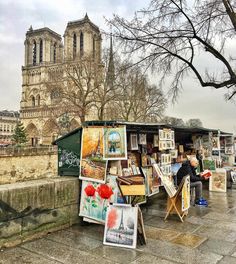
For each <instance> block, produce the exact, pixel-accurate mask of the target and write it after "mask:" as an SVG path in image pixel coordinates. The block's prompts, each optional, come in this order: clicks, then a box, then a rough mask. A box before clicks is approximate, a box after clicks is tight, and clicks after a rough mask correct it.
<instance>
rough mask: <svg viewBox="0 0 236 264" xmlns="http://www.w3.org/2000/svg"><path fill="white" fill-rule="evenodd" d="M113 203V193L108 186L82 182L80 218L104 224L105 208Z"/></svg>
mask: <svg viewBox="0 0 236 264" xmlns="http://www.w3.org/2000/svg"><path fill="white" fill-rule="evenodd" d="M112 201H114V192H113V189H112V186H111V185H109V184H102V183H98V182H91V181H82V187H81V199H80V212H79V215H80V216H84V217H87V218H90V219H93V220H95V221H98V222H101V223H104V222H105V219H106V213H107V207H108V206H109V204H110V202H112Z"/></svg>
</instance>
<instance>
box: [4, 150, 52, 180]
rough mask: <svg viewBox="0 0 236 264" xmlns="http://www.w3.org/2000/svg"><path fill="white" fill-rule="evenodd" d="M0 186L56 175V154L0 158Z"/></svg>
mask: <svg viewBox="0 0 236 264" xmlns="http://www.w3.org/2000/svg"><path fill="white" fill-rule="evenodd" d="M0 164H1V166H0V185H1V184H7V183H15V182H22V181H28V180H34V179H43V178H53V177H55V176H56V175H57V153H41V154H31V155H30V154H28V155H19V156H18V155H16V156H0Z"/></svg>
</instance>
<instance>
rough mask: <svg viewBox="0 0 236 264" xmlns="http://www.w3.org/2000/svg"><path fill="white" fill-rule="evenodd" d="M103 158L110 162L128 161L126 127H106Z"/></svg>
mask: <svg viewBox="0 0 236 264" xmlns="http://www.w3.org/2000/svg"><path fill="white" fill-rule="evenodd" d="M103 158H104V159H109V160H124V159H127V146H126V127H125V126H119V127H104V152H103Z"/></svg>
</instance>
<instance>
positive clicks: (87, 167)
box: [79, 127, 107, 182]
mask: <svg viewBox="0 0 236 264" xmlns="http://www.w3.org/2000/svg"><path fill="white" fill-rule="evenodd" d="M106 169H107V161H105V160H103V127H87V128H86V127H85V128H83V134H82V146H81V167H80V177H79V178H80V179H82V180H92V181H98V182H105V179H106Z"/></svg>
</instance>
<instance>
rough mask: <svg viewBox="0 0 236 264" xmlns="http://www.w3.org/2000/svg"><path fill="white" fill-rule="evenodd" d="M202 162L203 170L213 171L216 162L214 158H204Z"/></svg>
mask: <svg viewBox="0 0 236 264" xmlns="http://www.w3.org/2000/svg"><path fill="white" fill-rule="evenodd" d="M202 164H203V170H210V171H215V170H216V162H215V160H214V159H212V160H210V159H204V160H203V161H202Z"/></svg>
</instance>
